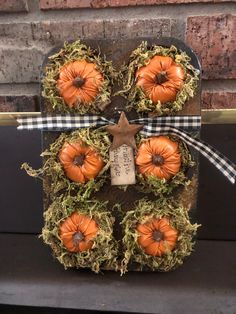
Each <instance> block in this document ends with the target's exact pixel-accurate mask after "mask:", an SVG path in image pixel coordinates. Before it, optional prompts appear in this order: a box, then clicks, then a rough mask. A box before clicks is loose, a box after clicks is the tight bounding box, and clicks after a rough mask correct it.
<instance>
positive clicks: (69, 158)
mask: <svg viewBox="0 0 236 314" xmlns="http://www.w3.org/2000/svg"><path fill="white" fill-rule="evenodd" d="M59 160H60V162H61V164H62V166H63V168H64V171H65V173H66V176H67V177H68V178H69V179H71V180H72V181H75V182H79V183H85V182H87V181H88V180H91V179H93V178H95V177H96V176H97V175H98V174H99V172H100V171H101V170H102V168H103V166H104V162H103V160H102V158H101V156H100V155H99V154H98V152H97V151H96V150H95V149H94V148H92V147H91V146H88V145H86V144H85V143H83V142H82V141H77V142H74V143H69V142H66V143H65V144H64V145H63V147H62V149H61V151H60V153H59Z"/></svg>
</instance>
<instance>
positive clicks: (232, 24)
mask: <svg viewBox="0 0 236 314" xmlns="http://www.w3.org/2000/svg"><path fill="white" fill-rule="evenodd" d="M235 30H236V9H235V0H231V1H230V0H80V1H78V0H39V1H37V0H0V60H1V63H0V64H1V65H0V111H34V110H38V97H37V96H38V95H39V89H38V83H39V71H40V66H41V63H42V60H43V57H44V55H45V54H46V53H47V52H48V51H49V50H50V49H51V48H52V47H53V46H54V45H56V44H58V43H60V42H62V41H64V40H75V39H77V38H78V37H80V38H93V37H96V38H113V37H117V36H120V37H126V38H131V37H134V36H140V35H143V36H173V37H177V38H179V39H182V40H185V41H186V42H187V43H188V44H189V45H190V46H191V47H192V48H193V49H194V50H195V51H196V53H197V54H198V56H199V58H200V60H201V62H202V67H203V92H202V100H203V108H236V61H235V60H236V48H235V41H236V36H235Z"/></svg>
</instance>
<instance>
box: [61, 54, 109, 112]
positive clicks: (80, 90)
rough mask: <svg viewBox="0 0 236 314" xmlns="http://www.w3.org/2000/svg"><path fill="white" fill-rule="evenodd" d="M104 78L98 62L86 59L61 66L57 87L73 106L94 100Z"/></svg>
mask: <svg viewBox="0 0 236 314" xmlns="http://www.w3.org/2000/svg"><path fill="white" fill-rule="evenodd" d="M103 80H104V79H103V76H102V74H101V73H100V72H99V71H98V70H96V64H94V63H89V62H87V61H85V60H82V61H74V62H71V63H69V64H66V65H65V66H63V67H62V68H61V70H60V74H59V79H58V80H57V88H58V90H59V93H60V95H61V96H62V97H63V99H64V101H65V103H66V104H67V105H68V106H69V107H70V108H72V107H74V106H76V105H77V104H79V103H83V104H87V103H91V102H92V101H94V99H95V98H96V97H97V95H98V93H99V89H100V88H101V86H102V84H103Z"/></svg>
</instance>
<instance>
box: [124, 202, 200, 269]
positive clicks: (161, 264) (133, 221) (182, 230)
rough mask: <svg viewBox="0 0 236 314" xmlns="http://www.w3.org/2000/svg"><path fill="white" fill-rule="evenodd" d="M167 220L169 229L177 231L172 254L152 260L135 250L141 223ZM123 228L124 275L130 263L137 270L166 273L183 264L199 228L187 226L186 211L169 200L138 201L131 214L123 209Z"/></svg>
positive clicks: (191, 248) (149, 256) (189, 223)
mask: <svg viewBox="0 0 236 314" xmlns="http://www.w3.org/2000/svg"><path fill="white" fill-rule="evenodd" d="M163 217H168V218H169V220H170V225H171V226H172V227H174V228H175V229H176V230H177V231H178V240H177V244H176V247H175V249H174V250H173V251H171V252H169V253H168V254H165V255H163V256H161V257H153V256H151V255H147V254H145V253H144V251H143V249H142V248H141V247H140V246H139V244H138V242H137V239H138V233H137V231H136V226H137V224H138V223H145V222H147V221H148V220H150V219H152V218H163ZM121 224H122V226H123V232H124V237H123V245H124V258H123V260H122V264H121V273H122V274H123V273H125V272H127V271H128V267H129V264H130V263H133V262H135V263H137V265H138V266H137V269H138V270H143V269H149V270H153V271H154V270H158V271H162V272H166V271H170V270H173V269H175V268H176V267H178V266H179V265H181V264H182V263H183V260H184V258H185V257H186V256H189V255H190V254H191V252H192V250H193V245H194V240H193V237H194V235H195V234H196V231H197V228H198V227H199V225H197V224H191V222H190V221H189V216H188V212H187V210H186V209H185V208H184V207H183V206H182V205H181V203H177V202H175V201H174V200H173V199H171V198H169V199H159V200H157V201H149V200H147V199H142V200H140V201H138V202H137V203H136V207H135V208H134V209H133V210H129V209H127V212H126V215H125V217H124V219H123V220H122V222H121Z"/></svg>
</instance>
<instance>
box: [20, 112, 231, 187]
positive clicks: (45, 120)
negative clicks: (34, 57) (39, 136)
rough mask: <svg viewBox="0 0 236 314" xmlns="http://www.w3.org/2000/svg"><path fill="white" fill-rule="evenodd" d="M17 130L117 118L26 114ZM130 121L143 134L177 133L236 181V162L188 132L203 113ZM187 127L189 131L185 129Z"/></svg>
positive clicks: (60, 127)
mask: <svg viewBox="0 0 236 314" xmlns="http://www.w3.org/2000/svg"><path fill="white" fill-rule="evenodd" d="M17 122H18V124H19V125H18V130H35V129H38V130H42V131H66V130H73V129H78V128H87V127H100V126H105V125H107V124H114V123H115V120H114V119H107V118H105V117H102V116H98V115H84V116H79V115H55V116H41V117H23V118H19V119H17ZM129 122H130V123H131V124H132V123H135V124H143V125H144V127H143V129H142V130H141V131H140V134H142V135H144V136H155V135H168V134H171V135H176V136H178V137H179V138H180V139H181V140H182V141H184V142H185V143H186V144H188V145H189V146H192V147H193V148H194V149H196V150H197V151H199V152H200V153H201V154H202V155H203V156H205V157H206V158H207V159H208V160H209V161H210V162H211V163H212V164H213V165H214V166H215V167H216V168H217V169H219V170H220V171H221V173H222V174H223V175H225V176H226V177H227V178H228V180H229V181H230V182H231V183H235V178H236V165H235V164H234V163H233V162H231V161H230V160H229V159H228V158H227V157H225V156H224V155H223V154H221V153H220V152H219V151H217V150H216V149H215V148H213V147H212V146H211V145H209V144H208V143H206V142H204V141H202V140H200V139H199V138H194V136H193V135H191V134H190V133H188V132H196V131H198V130H199V129H200V126H201V117H200V116H172V117H156V118H140V119H135V120H130V121H129ZM186 131H188V132H186Z"/></svg>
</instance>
